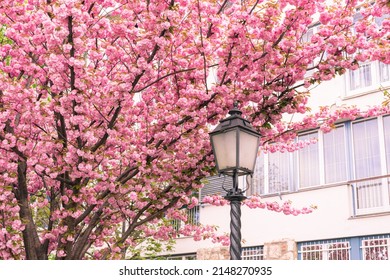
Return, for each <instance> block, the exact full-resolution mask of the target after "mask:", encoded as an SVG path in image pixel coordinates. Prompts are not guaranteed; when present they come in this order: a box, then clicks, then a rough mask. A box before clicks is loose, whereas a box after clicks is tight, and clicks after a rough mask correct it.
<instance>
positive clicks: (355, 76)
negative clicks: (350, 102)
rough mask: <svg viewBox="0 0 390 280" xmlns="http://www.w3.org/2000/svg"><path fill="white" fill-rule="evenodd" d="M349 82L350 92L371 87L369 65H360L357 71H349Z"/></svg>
mask: <svg viewBox="0 0 390 280" xmlns="http://www.w3.org/2000/svg"><path fill="white" fill-rule="evenodd" d="M349 81H350V82H349V87H350V90H355V89H360V88H365V87H369V86H371V85H372V75H371V63H367V64H363V65H360V67H359V68H358V69H356V70H353V71H349Z"/></svg>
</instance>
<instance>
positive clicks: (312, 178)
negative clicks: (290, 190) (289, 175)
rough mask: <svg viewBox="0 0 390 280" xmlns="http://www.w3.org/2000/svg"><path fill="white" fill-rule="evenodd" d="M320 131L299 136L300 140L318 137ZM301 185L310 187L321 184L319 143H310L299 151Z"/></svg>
mask: <svg viewBox="0 0 390 280" xmlns="http://www.w3.org/2000/svg"><path fill="white" fill-rule="evenodd" d="M317 137H318V133H317V132H314V133H309V134H305V135H301V136H299V137H298V140H299V141H304V140H309V139H312V138H317ZM298 154H299V181H300V187H301V188H304V187H310V186H316V185H319V184H320V165H319V163H320V159H319V151H318V143H315V144H310V145H308V146H306V147H305V148H303V149H301V150H299V151H298Z"/></svg>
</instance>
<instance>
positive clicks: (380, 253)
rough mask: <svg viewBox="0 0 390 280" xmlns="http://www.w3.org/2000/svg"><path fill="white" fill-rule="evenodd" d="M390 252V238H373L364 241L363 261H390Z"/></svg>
mask: <svg viewBox="0 0 390 280" xmlns="http://www.w3.org/2000/svg"><path fill="white" fill-rule="evenodd" d="M389 250H390V238H389V237H387V238H386V237H371V238H367V239H363V240H362V254H363V260H389Z"/></svg>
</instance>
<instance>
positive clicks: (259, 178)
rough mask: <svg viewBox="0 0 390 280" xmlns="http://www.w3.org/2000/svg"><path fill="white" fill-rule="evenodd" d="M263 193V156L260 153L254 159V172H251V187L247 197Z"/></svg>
mask: <svg viewBox="0 0 390 280" xmlns="http://www.w3.org/2000/svg"><path fill="white" fill-rule="evenodd" d="M263 193H264V154H263V153H261V154H260V155H259V156H258V157H257V159H256V165H255V170H254V172H253V181H252V186H251V188H250V189H249V190H248V194H247V195H249V196H250V195H256V194H263Z"/></svg>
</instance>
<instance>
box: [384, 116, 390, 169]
mask: <svg viewBox="0 0 390 280" xmlns="http://www.w3.org/2000/svg"><path fill="white" fill-rule="evenodd" d="M383 131H384V134H385V135H384V136H385V150H386V163H387V173H390V116H386V117H383Z"/></svg>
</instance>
